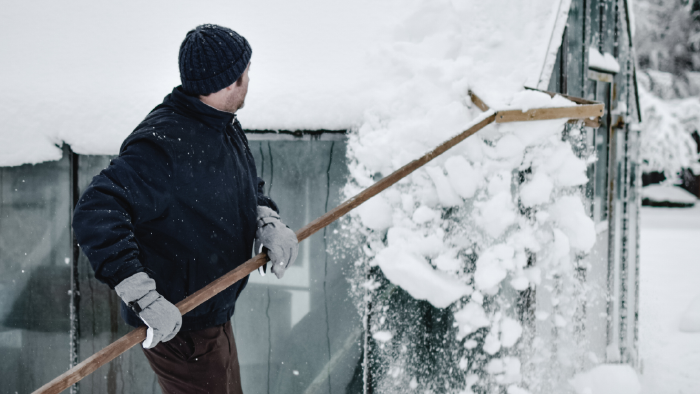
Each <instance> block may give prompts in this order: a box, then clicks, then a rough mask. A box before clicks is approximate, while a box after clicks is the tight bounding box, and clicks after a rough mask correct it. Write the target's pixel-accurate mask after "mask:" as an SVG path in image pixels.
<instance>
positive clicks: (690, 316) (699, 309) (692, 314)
mask: <svg viewBox="0 0 700 394" xmlns="http://www.w3.org/2000/svg"><path fill="white" fill-rule="evenodd" d="M678 328H679V329H680V330H681V331H683V332H700V295H699V296H697V297H695V298H693V300H692V301H691V302H690V305H688V308H687V309H686V310H685V312H683V316H682V317H681V323H680V325H679V327H678Z"/></svg>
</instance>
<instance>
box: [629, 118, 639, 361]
mask: <svg viewBox="0 0 700 394" xmlns="http://www.w3.org/2000/svg"><path fill="white" fill-rule="evenodd" d="M628 108H629V107H628ZM641 133H642V132H641V130H637V135H636V138H635V141H634V154H635V159H636V161H637V163H639V162H638V160H639V141H640V138H641ZM634 169H635V171H634V199H635V202H634V206H635V207H636V209H635V223H634V235H635V246H634V248H635V258H634V295H635V296H634V346H635V360H633V362H634V364H635V365H636V366H637V367H639V351H638V349H639V348H638V346H639V302H640V301H639V300H640V296H641V294H640V293H639V265H640V260H639V241H640V239H639V237H640V234H639V221H640V216H641V208H642V166H640V165H639V164H637V165H635V166H634Z"/></svg>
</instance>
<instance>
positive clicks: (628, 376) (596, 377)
mask: <svg viewBox="0 0 700 394" xmlns="http://www.w3.org/2000/svg"><path fill="white" fill-rule="evenodd" d="M569 383H570V384H571V385H572V386H573V387H574V390H575V391H576V394H639V393H640V392H641V391H642V386H641V385H640V384H639V378H638V377H637V373H636V372H635V371H634V369H632V367H630V366H629V365H622V364H603V365H598V366H597V367H594V368H593V369H591V370H590V371H587V372H582V373H578V374H576V375H574V377H573V378H572V379H571V380H569Z"/></svg>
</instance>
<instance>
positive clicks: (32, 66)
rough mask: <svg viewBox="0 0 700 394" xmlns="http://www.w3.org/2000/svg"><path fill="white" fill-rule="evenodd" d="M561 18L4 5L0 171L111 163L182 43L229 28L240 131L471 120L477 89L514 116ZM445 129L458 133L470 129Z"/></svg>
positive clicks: (500, 7)
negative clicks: (243, 73) (245, 77)
mask: <svg viewBox="0 0 700 394" xmlns="http://www.w3.org/2000/svg"><path fill="white" fill-rule="evenodd" d="M565 3H566V2H565ZM566 4H568V3H566ZM566 12H568V5H566V6H565V7H564V6H562V5H561V1H560V0H536V1H528V2H513V1H508V0H491V1H488V2H484V1H476V0H434V1H424V0H409V1H398V0H357V1H353V2H324V1H320V0H298V1H294V2H289V1H283V0H255V1H253V0H245V1H237V2H230V1H223V0H213V1H209V2H207V3H206V4H200V3H193V2H188V1H184V0H168V1H166V0H155V1H149V2H146V3H143V2H136V1H122V2H118V3H104V2H90V1H86V0H78V1H73V2H71V3H69V4H63V3H61V4H58V3H56V2H51V1H48V0H38V1H34V2H21V1H9V2H6V4H3V12H2V14H0V36H2V37H3V40H0V52H1V53H2V54H3V58H5V59H11V61H5V62H2V63H0V75H3V77H2V78H1V79H0V88H1V89H2V91H3V95H2V98H0V124H1V125H2V127H1V128H0V166H13V165H20V164H24V163H39V162H42V161H47V160H56V159H58V158H60V150H59V148H58V147H57V145H61V144H62V143H63V142H66V143H68V144H70V145H71V146H72V148H73V149H74V151H76V152H78V153H81V154H116V153H117V152H118V149H119V146H120V145H121V142H122V141H123V139H124V138H125V137H126V136H127V135H128V134H129V133H130V132H131V131H132V130H133V128H134V127H135V126H136V125H137V124H138V123H139V122H140V120H142V119H143V118H144V117H145V115H146V114H147V113H148V111H150V110H151V109H152V108H153V107H155V106H156V105H157V104H158V103H160V102H161V101H162V98H163V97H164V96H165V95H166V94H168V93H169V92H170V91H171V90H172V88H173V87H174V86H176V85H178V84H179V83H180V82H179V73H178V66H177V55H178V50H179V46H180V43H181V41H182V39H183V38H184V36H185V34H186V32H187V31H188V30H190V29H192V28H194V27H195V26H196V25H198V24H201V23H217V24H220V25H223V26H227V27H230V28H232V29H234V30H236V31H238V32H239V33H241V34H242V35H244V36H245V37H246V38H247V39H248V40H249V41H250V43H251V45H252V47H253V57H252V63H253V65H252V67H251V85H250V93H249V96H248V98H247V100H246V108H245V109H244V110H241V111H240V119H241V123H242V124H243V126H244V127H245V128H248V129H273V130H278V129H287V130H296V129H351V128H354V127H359V126H360V125H362V124H364V123H366V119H367V117H368V116H369V117H371V116H372V115H371V113H372V112H373V111H376V109H377V108H385V109H393V110H395V111H394V114H395V115H399V114H403V113H406V112H408V111H409V110H414V111H416V113H423V114H425V112H424V111H431V112H433V113H434V114H436V115H437V114H442V115H449V114H454V113H456V112H459V111H463V110H462V109H461V107H462V105H461V104H460V103H463V102H465V101H467V100H466V99H465V94H466V90H467V88H469V87H471V88H472V89H474V90H475V91H476V92H478V94H479V95H480V96H481V97H482V98H483V99H484V100H486V101H487V102H488V103H489V104H490V105H492V106H494V107H498V106H503V105H507V104H508V103H509V102H510V100H511V98H512V96H513V94H515V93H517V92H518V91H520V90H521V89H522V87H523V85H529V86H536V85H537V82H538V78H539V76H540V74H542V71H543V70H542V69H543V67H544V64H545V59H546V58H547V56H548V55H551V53H552V52H554V53H556V47H552V48H550V46H551V43H550V37H556V36H557V35H556V34H553V29H554V26H555V24H556V23H557V19H559V20H561V16H562V15H564V16H565V14H566ZM558 25H561V23H559V24H558ZM558 25H557V26H558ZM560 35H561V34H559V36H560ZM550 57H551V56H550ZM409 58H410V59H411V61H408V62H406V61H402V60H404V59H409ZM436 93H438V94H436ZM397 95H410V96H411V97H412V98H413V99H412V100H402V101H401V102H400V103H397V102H395V101H393V100H392V99H393V98H394V97H396V96H397ZM445 98H447V101H445V100H444V99H445ZM401 118H402V117H401V116H396V117H395V120H394V121H395V122H402V121H403V122H409V121H410V122H413V120H409V119H403V120H402V119H401ZM430 118H434V116H431V117H430ZM448 118H450V119H452V122H451V125H452V126H453V127H456V128H459V126H460V125H463V124H464V123H465V121H466V120H467V119H468V118H461V119H455V118H454V116H448ZM384 120H385V119H384ZM377 121H382V119H377ZM413 123H415V122H413ZM445 123H446V122H442V125H441V124H434V122H433V119H426V121H425V122H423V123H418V124H411V125H409V124H406V126H410V127H406V128H407V129H421V130H427V129H428V128H429V127H430V128H436V127H438V128H439V127H444V126H447V124H445ZM453 130H454V128H452V127H450V131H453ZM407 131H408V130H407ZM440 136H441V135H440ZM434 137H437V135H436V136H434ZM422 147H423V146H421V148H422ZM418 150H421V149H418ZM397 160H401V158H400V157H398V158H397Z"/></svg>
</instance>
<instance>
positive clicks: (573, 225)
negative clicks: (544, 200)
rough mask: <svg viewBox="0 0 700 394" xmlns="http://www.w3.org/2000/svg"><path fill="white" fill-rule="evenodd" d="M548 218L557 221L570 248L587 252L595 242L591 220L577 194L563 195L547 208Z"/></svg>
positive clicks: (593, 226)
mask: <svg viewBox="0 0 700 394" xmlns="http://www.w3.org/2000/svg"><path fill="white" fill-rule="evenodd" d="M549 214H550V220H553V221H555V222H556V223H557V225H558V226H559V228H560V229H561V231H562V232H563V233H564V234H566V236H567V237H568V238H569V243H570V245H571V247H572V248H574V249H577V250H580V251H583V252H588V251H589V250H591V248H592V247H593V244H595V238H596V232H595V225H594V224H593V220H591V218H589V217H588V215H586V212H585V210H584V208H583V204H582V203H581V199H580V198H579V197H577V196H564V197H561V198H560V199H559V201H557V202H556V203H554V204H553V205H552V207H551V208H550V209H549Z"/></svg>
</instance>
